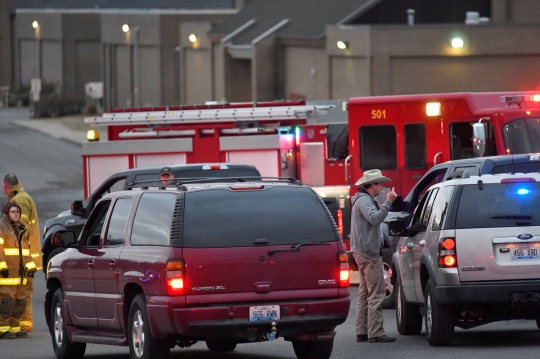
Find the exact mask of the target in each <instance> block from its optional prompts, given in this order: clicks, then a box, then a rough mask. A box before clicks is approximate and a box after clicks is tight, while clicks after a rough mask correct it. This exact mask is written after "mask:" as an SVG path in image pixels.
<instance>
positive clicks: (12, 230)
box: [0, 202, 36, 339]
mask: <svg viewBox="0 0 540 359" xmlns="http://www.w3.org/2000/svg"><path fill="white" fill-rule="evenodd" d="M2 213H3V215H2V219H1V220H0V339H13V338H25V337H27V336H28V334H27V333H26V331H24V330H22V329H21V327H20V324H19V319H20V318H21V316H22V314H23V313H24V308H25V307H26V293H25V292H26V290H25V285H26V282H27V280H28V278H33V277H34V273H35V272H36V265H35V264H34V261H33V260H32V257H31V256H30V241H29V238H28V231H27V229H26V227H25V225H24V224H22V223H21V222H20V218H21V207H20V206H19V205H18V204H17V203H15V202H8V203H7V204H6V205H5V206H4V210H3V211H2Z"/></svg>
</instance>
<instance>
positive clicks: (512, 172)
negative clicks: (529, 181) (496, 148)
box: [510, 153, 516, 175]
mask: <svg viewBox="0 0 540 359" xmlns="http://www.w3.org/2000/svg"><path fill="white" fill-rule="evenodd" d="M510 173H511V174H513V175H514V174H516V173H515V172H514V154H513V153H512V171H511V172H510Z"/></svg>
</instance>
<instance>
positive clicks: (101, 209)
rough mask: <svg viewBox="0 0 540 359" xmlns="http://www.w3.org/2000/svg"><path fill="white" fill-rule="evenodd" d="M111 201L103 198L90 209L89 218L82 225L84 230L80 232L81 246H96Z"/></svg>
mask: <svg viewBox="0 0 540 359" xmlns="http://www.w3.org/2000/svg"><path fill="white" fill-rule="evenodd" d="M110 205H111V201H109V200H105V201H102V202H101V203H99V204H98V205H97V206H96V208H94V210H93V211H92V214H91V215H90V218H88V220H87V221H86V224H85V226H84V232H83V234H82V237H81V238H82V243H81V245H82V246H87V247H97V246H98V245H99V238H100V237H101V230H102V229H103V224H104V223H105V218H106V217H107V211H108V210H109V206H110Z"/></svg>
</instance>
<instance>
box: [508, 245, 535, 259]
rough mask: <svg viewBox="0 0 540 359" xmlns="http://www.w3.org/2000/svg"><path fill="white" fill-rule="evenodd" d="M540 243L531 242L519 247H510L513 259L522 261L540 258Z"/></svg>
mask: <svg viewBox="0 0 540 359" xmlns="http://www.w3.org/2000/svg"><path fill="white" fill-rule="evenodd" d="M539 246H540V245H539V244H538V243H531V244H525V243H523V244H520V245H519V246H518V247H514V248H510V253H511V254H512V260H513V261H521V260H532V259H540V256H539V255H538V253H539Z"/></svg>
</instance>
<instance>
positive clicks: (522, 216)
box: [491, 214, 532, 219]
mask: <svg viewBox="0 0 540 359" xmlns="http://www.w3.org/2000/svg"><path fill="white" fill-rule="evenodd" d="M491 218H495V219H532V216H531V215H526V214H505V215H501V216H492V217H491Z"/></svg>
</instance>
